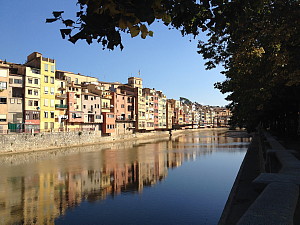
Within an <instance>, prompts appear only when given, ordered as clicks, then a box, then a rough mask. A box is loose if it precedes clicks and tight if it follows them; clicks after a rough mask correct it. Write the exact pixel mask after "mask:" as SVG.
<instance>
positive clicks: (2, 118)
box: [0, 114, 6, 122]
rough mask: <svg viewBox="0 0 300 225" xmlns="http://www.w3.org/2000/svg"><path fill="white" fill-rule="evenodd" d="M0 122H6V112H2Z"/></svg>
mask: <svg viewBox="0 0 300 225" xmlns="http://www.w3.org/2000/svg"><path fill="white" fill-rule="evenodd" d="M0 122H6V114H0Z"/></svg>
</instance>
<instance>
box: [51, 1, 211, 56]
mask: <svg viewBox="0 0 300 225" xmlns="http://www.w3.org/2000/svg"><path fill="white" fill-rule="evenodd" d="M77 4H78V5H79V11H78V12H77V14H76V17H77V18H76V19H75V20H73V19H63V17H62V14H63V11H55V12H53V16H54V18H49V19H47V20H46V22H47V23H52V22H54V21H57V20H61V21H62V22H63V23H64V24H65V26H66V27H67V28H66V29H61V30H60V31H61V35H62V37H63V38H66V37H68V38H69V39H68V40H69V41H71V42H72V43H76V42H77V41H78V40H79V39H83V40H86V42H87V43H88V44H90V43H92V42H93V40H96V41H97V42H98V43H101V44H102V45H103V48H108V49H111V50H113V49H114V48H115V47H116V46H120V48H121V49H123V44H122V39H121V35H120V33H121V32H123V33H129V34H130V35H131V37H136V36H138V35H139V34H140V36H141V37H142V38H146V37H147V36H153V32H152V31H150V30H149V25H151V24H152V23H153V22H154V21H155V20H157V21H162V22H163V23H164V24H165V25H171V27H173V28H176V29H179V30H180V31H181V33H182V35H186V34H192V35H194V36H196V35H198V34H199V28H201V29H203V30H205V29H207V26H206V24H207V23H208V22H209V18H210V17H211V16H212V14H211V10H210V5H209V1H203V2H201V3H200V4H198V3H196V1H194V0H78V3H77Z"/></svg>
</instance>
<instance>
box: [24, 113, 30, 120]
mask: <svg viewBox="0 0 300 225" xmlns="http://www.w3.org/2000/svg"><path fill="white" fill-rule="evenodd" d="M29 119H30V114H29V112H25V120H29Z"/></svg>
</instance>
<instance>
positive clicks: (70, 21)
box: [63, 19, 75, 27]
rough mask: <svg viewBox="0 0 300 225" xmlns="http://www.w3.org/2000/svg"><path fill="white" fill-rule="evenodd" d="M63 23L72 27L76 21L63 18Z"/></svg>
mask: <svg viewBox="0 0 300 225" xmlns="http://www.w3.org/2000/svg"><path fill="white" fill-rule="evenodd" d="M63 23H64V24H65V25H66V27H72V26H73V24H74V23H75V22H74V21H73V20H70V19H69V20H63Z"/></svg>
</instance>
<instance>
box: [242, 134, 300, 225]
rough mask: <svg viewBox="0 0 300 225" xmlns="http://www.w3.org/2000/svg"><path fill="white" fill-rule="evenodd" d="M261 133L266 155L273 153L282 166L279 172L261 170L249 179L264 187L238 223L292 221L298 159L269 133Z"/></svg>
mask: <svg viewBox="0 0 300 225" xmlns="http://www.w3.org/2000/svg"><path fill="white" fill-rule="evenodd" d="M264 136H265V138H266V140H267V141H268V143H269V145H270V146H271V149H269V150H267V157H269V156H270V155H271V154H274V155H275V156H276V158H277V160H278V161H279V162H280V164H281V166H282V168H281V170H280V171H279V173H261V174H260V175H259V176H258V177H257V178H256V179H255V180H254V181H253V182H254V183H255V184H260V185H267V186H266V188H265V189H264V190H263V192H262V193H261V194H260V196H259V197H258V198H257V199H256V200H255V201H254V203H253V204H252V205H251V206H250V208H249V209H248V210H247V211H246V213H245V214H244V215H243V216H242V217H241V218H240V220H239V222H238V224H239V225H245V224H247V225H250V224H253V225H254V224H255V225H260V224H261V225H265V224H284V225H288V224H294V221H293V218H294V213H295V209H296V206H297V202H298V197H299V184H300V161H299V160H298V159H297V158H296V157H295V156H294V155H293V154H292V152H291V151H289V150H287V149H285V148H284V147H283V146H282V145H281V144H280V143H279V142H278V141H276V140H275V139H274V138H273V137H272V136H271V135H270V134H269V133H264Z"/></svg>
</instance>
